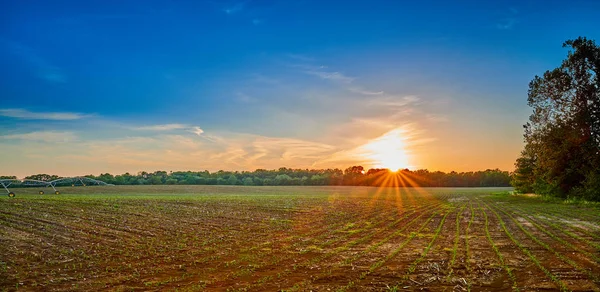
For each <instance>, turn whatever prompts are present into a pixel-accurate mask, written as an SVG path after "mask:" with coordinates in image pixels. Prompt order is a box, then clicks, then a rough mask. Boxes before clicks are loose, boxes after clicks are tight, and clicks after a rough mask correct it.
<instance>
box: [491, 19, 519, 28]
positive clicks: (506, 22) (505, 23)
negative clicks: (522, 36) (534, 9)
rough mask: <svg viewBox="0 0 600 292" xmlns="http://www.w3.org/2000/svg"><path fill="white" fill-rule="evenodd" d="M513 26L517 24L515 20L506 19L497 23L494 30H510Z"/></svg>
mask: <svg viewBox="0 0 600 292" xmlns="http://www.w3.org/2000/svg"><path fill="white" fill-rule="evenodd" d="M515 24H517V20H516V19H515V18H506V19H503V20H502V21H501V22H499V23H497V24H496V28H497V29H500V30H509V29H512V28H513V27H514V26H515Z"/></svg>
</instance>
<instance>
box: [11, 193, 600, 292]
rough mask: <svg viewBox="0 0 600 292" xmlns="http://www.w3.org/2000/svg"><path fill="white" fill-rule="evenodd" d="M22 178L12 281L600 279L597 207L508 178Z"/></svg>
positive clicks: (574, 284)
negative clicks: (420, 181) (499, 184)
mask: <svg viewBox="0 0 600 292" xmlns="http://www.w3.org/2000/svg"><path fill="white" fill-rule="evenodd" d="M15 190H16V192H17V197H16V198H13V199H9V198H8V197H6V198H1V199H0V289H2V290H6V291H12V290H24V291H40V290H44V291H48V290H51V291H54V290H56V291H63V290H75V291H99V290H102V291H105V290H113V291H115V290H116V291H121V290H141V291H154V290H183V291H203V290H207V291H236V290H238V291H280V290H289V291H400V290H423V291H507V290H516V289H518V290H520V291H539V290H547V291H554V290H561V289H562V290H571V291H600V224H599V222H600V210H599V209H598V208H597V207H593V206H577V205H565V204H552V203H548V202H543V201H542V200H541V199H540V198H537V197H529V196H514V195H510V194H509V192H508V191H509V189H451V188H439V189H422V188H362V187H226V186H137V187H134V186H127V187H86V188H83V187H79V188H78V187H74V188H63V189H61V193H63V194H62V195H39V194H37V191H38V190H34V189H15ZM499 192H500V193H499Z"/></svg>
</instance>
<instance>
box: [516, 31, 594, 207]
mask: <svg viewBox="0 0 600 292" xmlns="http://www.w3.org/2000/svg"><path fill="white" fill-rule="evenodd" d="M563 47H568V48H571V50H570V51H569V53H568V56H567V58H566V59H565V60H564V61H563V62H562V64H561V66H560V67H558V68H556V69H553V70H549V71H546V72H545V73H544V74H543V76H542V77H540V76H535V78H534V79H533V80H532V81H531V82H530V83H529V93H528V104H529V106H531V107H532V108H533V113H532V114H531V116H530V117H529V122H528V123H527V124H526V125H525V126H524V127H525V134H524V136H525V143H526V146H525V149H524V150H523V152H522V153H521V157H520V158H519V159H518V160H517V162H516V164H515V166H516V171H515V174H514V175H513V185H514V186H515V187H516V188H517V190H520V191H535V192H537V193H542V194H549V195H555V196H560V197H566V196H581V197H586V198H587V199H599V198H600V194H598V191H599V190H598V187H599V186H600V184H599V183H598V181H599V180H598V179H597V178H598V177H600V153H599V150H600V74H599V73H600V47H599V46H597V45H596V44H595V42H594V41H592V40H588V39H586V38H584V37H579V38H577V39H575V40H569V41H566V42H565V43H564V44H563Z"/></svg>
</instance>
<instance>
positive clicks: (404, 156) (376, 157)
mask: <svg viewBox="0 0 600 292" xmlns="http://www.w3.org/2000/svg"><path fill="white" fill-rule="evenodd" d="M404 133H405V131H404V130H403V129H400V128H399V129H394V130H392V131H389V132H387V133H385V134H384V135H382V136H381V137H379V138H376V139H374V140H372V141H371V142H369V143H367V144H366V145H364V146H363V147H362V148H363V150H364V154H363V155H364V156H365V158H367V159H369V160H371V161H372V162H373V164H374V167H377V168H387V169H389V170H391V171H397V170H399V169H403V168H409V167H410V164H409V158H410V157H409V154H408V152H407V150H406V142H405V138H404V136H405V134H404Z"/></svg>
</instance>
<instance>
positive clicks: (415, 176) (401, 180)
mask: <svg viewBox="0 0 600 292" xmlns="http://www.w3.org/2000/svg"><path fill="white" fill-rule="evenodd" d="M50 177H52V178H59V177H58V176H55V175H48V174H36V175H31V176H28V177H27V178H32V179H39V180H47V179H45V178H50ZM86 177H88V178H92V179H96V180H100V181H103V182H105V183H109V184H115V185H174V184H177V185H247V186H288V185H296V186H299V185H302V186H326V185H335V186H339V185H345V186H393V187H395V186H398V187H402V186H406V187H506V186H510V174H509V173H508V172H507V171H501V170H499V169H488V170H485V171H474V172H473V171H470V172H454V171H452V172H441V171H429V170H426V169H421V170H415V171H411V170H408V169H404V170H401V171H398V172H390V171H389V170H388V169H376V168H374V169H369V170H368V171H365V169H364V168H363V167H362V166H352V167H349V168H347V169H346V170H345V171H342V170H341V169H337V168H335V169H292V168H285V167H282V168H279V169H275V170H266V169H257V170H255V171H241V172H240V171H223V170H220V171H216V172H209V171H173V172H166V171H155V172H146V171H140V172H138V173H137V174H130V173H125V174H120V175H112V174H109V173H103V174H100V175H97V176H95V175H86ZM11 178H12V177H11ZM40 178H44V179H40Z"/></svg>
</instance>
